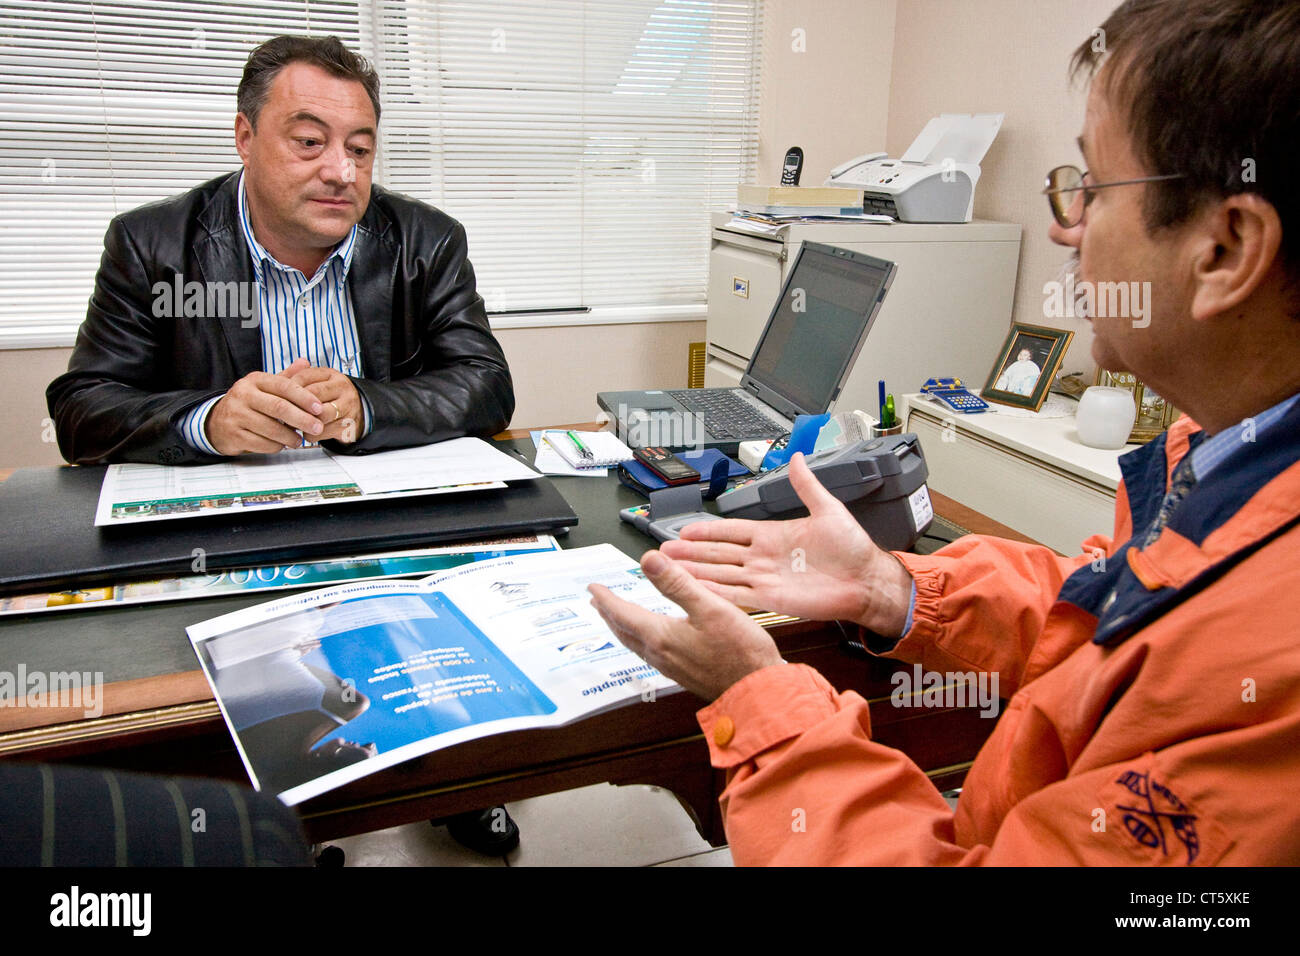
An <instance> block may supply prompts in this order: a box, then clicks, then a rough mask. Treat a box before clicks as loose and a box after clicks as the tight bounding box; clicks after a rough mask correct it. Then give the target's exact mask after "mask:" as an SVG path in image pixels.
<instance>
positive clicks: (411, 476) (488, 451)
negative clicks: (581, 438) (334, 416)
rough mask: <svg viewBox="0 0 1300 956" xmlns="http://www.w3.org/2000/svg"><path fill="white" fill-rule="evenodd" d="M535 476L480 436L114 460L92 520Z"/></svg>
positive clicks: (358, 497) (288, 504) (271, 505)
mask: <svg viewBox="0 0 1300 956" xmlns="http://www.w3.org/2000/svg"><path fill="white" fill-rule="evenodd" d="M536 477H537V472H535V471H534V470H533V469H532V468H530V467H528V465H526V464H524V463H523V462H521V461H519V460H518V459H517V458H512V457H511V456H510V455H507V454H506V453H505V452H503V451H501V450H500V449H497V448H493V447H492V446H491V445H490V444H489V443H488V442H485V441H483V440H482V439H481V438H453V439H451V440H449V441H444V442H438V443H436V444H433V445H421V446H419V447H416V448H401V449H396V450H394V451H381V452H376V453H375V454H373V455H335V454H333V453H331V452H329V451H327V450H325V449H324V448H297V449H286V450H285V451H282V452H279V453H278V454H275V455H247V456H244V457H243V458H240V459H239V460H237V461H228V462H221V463H219V464H215V465H144V464H117V465H109V466H108V469H107V471H106V472H105V473H104V483H103V485H102V486H101V487H100V492H99V506H98V507H97V508H96V509H95V524H96V525H97V526H101V527H102V526H105V525H122V524H134V523H138V522H141V521H166V520H173V519H176V518H192V517H198V516H202V515H214V514H231V513H234V512H247V511H259V512H260V511H269V510H272V509H275V508H300V507H303V506H306V505H319V504H337V503H338V502H342V501H372V500H374V499H376V498H396V497H403V496H409V495H432V494H444V493H447V492H455V491H468V490H471V489H483V488H503V487H505V485H504V484H503V482H507V481H517V480H521V479H530V478H536Z"/></svg>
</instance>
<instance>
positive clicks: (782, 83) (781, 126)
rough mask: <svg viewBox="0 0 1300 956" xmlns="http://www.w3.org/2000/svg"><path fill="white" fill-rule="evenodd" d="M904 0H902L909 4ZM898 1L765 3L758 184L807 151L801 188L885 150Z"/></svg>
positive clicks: (784, 0) (774, 176)
mask: <svg viewBox="0 0 1300 956" xmlns="http://www.w3.org/2000/svg"><path fill="white" fill-rule="evenodd" d="M906 2H907V0H903V3H904V5H906ZM897 6H898V4H897V3H896V0H768V3H767V5H766V10H765V13H764V31H763V66H762V78H763V79H762V88H761V89H762V93H761V96H760V100H759V134H758V170H759V176H758V182H760V183H765V184H775V183H778V182H780V180H781V161H782V159H784V157H785V153H786V150H788V149H789V148H790V147H791V146H798V147H800V148H801V149H802V150H803V153H804V166H803V175H802V177H801V179H800V180H799V184H800V185H801V186H820V185H821V184H822V183H823V182H825V180H826V176H827V174H829V173H830V171H831V169H832V168H833V167H835V166H838V165H839V164H840V163H842V162H844V161H845V160H846V159H851V158H853V157H854V156H858V155H861V154H862V153H867V152H878V151H879V150H882V149H884V148H885V133H886V129H887V125H888V115H889V83H890V68H891V65H892V63H893V59H894V16H895V8H896V7H897Z"/></svg>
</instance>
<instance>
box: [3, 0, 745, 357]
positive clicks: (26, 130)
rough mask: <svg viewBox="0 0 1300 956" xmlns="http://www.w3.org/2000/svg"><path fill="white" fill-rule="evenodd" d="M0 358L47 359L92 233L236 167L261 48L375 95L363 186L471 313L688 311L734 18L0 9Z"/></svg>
mask: <svg viewBox="0 0 1300 956" xmlns="http://www.w3.org/2000/svg"><path fill="white" fill-rule="evenodd" d="M0 18H2V19H0V131H2V132H3V136H2V137H0V344H3V345H8V346H11V347H12V346H29V347H30V346H38V345H67V344H70V343H71V341H72V338H73V335H74V333H75V329H76V327H77V325H78V324H79V323H80V321H81V319H82V318H83V317H84V315H85V308H86V300H87V298H88V297H89V294H90V291H91V288H92V286H93V279H94V273H95V269H96V268H97V266H98V263H99V256H100V253H101V252H102V240H103V235H104V230H105V228H106V227H107V224H108V220H109V219H110V218H112V216H114V215H116V214H118V213H120V212H124V211H126V210H128V209H131V208H134V207H135V206H137V205H140V204H142V203H144V202H148V201H151V200H155V199H160V198H163V197H165V196H170V195H174V194H176V193H178V192H180V191H182V190H184V189H186V188H189V187H190V186H193V185H196V184H198V183H200V182H203V181H205V180H207V179H210V178H212V177H213V176H217V175H220V174H222V173H224V172H227V171H230V170H233V169H235V168H237V167H238V162H239V161H238V156H237V154H236V153H235V150H234V145H233V132H232V131H233V124H234V115H235V89H236V87H237V85H238V82H239V77H240V74H241V72H242V69H243V63H244V60H245V59H246V58H247V56H248V53H249V51H250V50H251V49H252V48H253V47H254V46H256V45H257V43H259V42H261V41H262V40H264V39H266V38H268V37H270V36H273V35H276V34H278V33H300V34H304V33H305V34H312V35H322V36H323V35H326V34H331V33H332V34H336V35H338V36H339V37H340V38H341V39H342V40H343V41H344V43H346V44H347V45H348V46H349V47H351V48H352V49H354V50H357V51H358V52H361V53H363V54H364V55H366V56H367V57H369V58H370V59H371V61H372V62H373V63H374V64H375V66H376V68H377V69H378V70H379V73H380V77H381V81H382V103H383V110H384V112H383V116H382V118H381V122H380V133H381V144H380V154H379V161H378V162H379V165H378V167H377V171H376V181H378V182H380V183H382V184H384V185H386V186H388V187H389V188H392V189H395V190H397V191H399V192H404V193H407V194H409V195H412V196H415V197H417V198H420V199H423V200H425V201H428V202H431V203H433V204H434V205H437V206H439V207H440V208H442V209H444V210H446V211H447V212H448V213H449V214H450V215H452V216H454V217H456V218H457V219H459V220H461V221H462V222H463V223H464V224H465V227H466V230H467V233H468V236H469V243H470V257H471V260H472V261H473V262H474V265H475V269H476V271H477V273H478V278H479V288H480V290H481V292H482V293H483V295H484V297H485V298H486V299H487V301H488V307H489V309H491V310H494V311H504V310H521V311H526V310H541V309H562V308H594V309H597V310H600V309H618V308H620V307H623V308H627V307H638V308H643V309H645V310H646V311H647V312H648V313H653V312H654V311H655V307H669V309H668V310H669V311H671V307H673V306H688V305H691V304H699V303H703V301H704V293H705V280H706V271H707V256H708V213H709V212H711V211H713V210H718V209H724V208H726V207H727V205H728V204H729V203H730V202H731V201H732V200H733V199H734V197H735V186H736V183H738V182H745V181H747V180H749V179H750V178H751V177H752V172H753V169H754V164H755V156H756V150H757V93H758V75H757V70H758V66H757V64H758V49H759V46H760V35H761V7H760V3H759V2H758V0H749V2H743V0H736V2H708V0H617V2H616V0H604V2H598V0H548V2H545V3H543V2H540V0H531V2H530V0H519V2H513V3H488V2H481V0H471V2H462V3H446V2H438V0H360V2H358V0H333V2H329V0H325V2H317V0H312V2H301V0H299V2H285V0H256V2H245V0H222V2H197V0H168V2H165V3H159V2H129V3H128V2H98V0H96V2H93V3H88V2H67V0H64V2H48V0H46V2H30V0H28V2H13V0H0Z"/></svg>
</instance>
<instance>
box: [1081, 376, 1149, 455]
mask: <svg viewBox="0 0 1300 956" xmlns="http://www.w3.org/2000/svg"><path fill="white" fill-rule="evenodd" d="M1136 419H1137V406H1136V405H1134V404H1133V393H1132V392H1130V391H1129V390H1128V389H1126V388H1112V387H1110V386H1107V385H1094V386H1092V387H1091V388H1089V389H1088V390H1087V391H1086V392H1084V393H1083V397H1082V398H1081V399H1079V411H1078V415H1077V418H1076V424H1077V425H1078V428H1079V441H1081V442H1083V443H1084V444H1085V445H1091V446H1092V447H1093V448H1123V447H1124V446H1125V444H1127V443H1128V436H1129V433H1130V432H1132V431H1133V422H1134V421H1135V420H1136Z"/></svg>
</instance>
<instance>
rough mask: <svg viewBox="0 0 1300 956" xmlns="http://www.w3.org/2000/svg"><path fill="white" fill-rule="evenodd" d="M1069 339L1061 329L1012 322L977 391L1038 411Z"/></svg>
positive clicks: (1069, 336) (994, 398) (1002, 401)
mask: <svg viewBox="0 0 1300 956" xmlns="http://www.w3.org/2000/svg"><path fill="white" fill-rule="evenodd" d="M1072 338H1074V333H1073V332H1067V331H1066V330H1064V329H1049V328H1045V327H1043V326H1041V325H1023V324H1022V323H1020V322H1016V323H1014V324H1013V325H1012V326H1011V332H1010V333H1009V334H1008V335H1007V340H1006V341H1005V342H1003V343H1002V351H1001V352H1000V353H998V360H997V362H996V363H994V365H993V371H991V372H989V380H988V384H986V385H985V386H984V390H983V391H982V392H981V393H980V394H981V395H983V396H984V398H985V400H986V401H990V402H998V403H999V404H1002V405H1014V406H1015V407H1016V408H1027V409H1029V410H1030V411H1031V412H1036V411H1038V410H1039V409H1040V408H1042V407H1043V402H1044V401H1046V400H1047V390H1048V389H1049V388H1051V387H1052V379H1053V378H1054V377H1055V375H1056V371H1057V369H1059V368H1060V367H1061V360H1062V359H1063V358H1065V350H1066V349H1067V348H1069V346H1070V339H1072Z"/></svg>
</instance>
